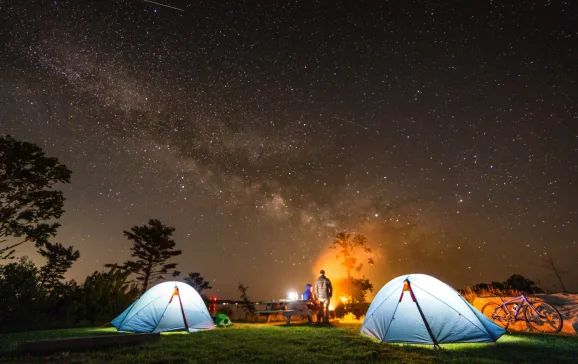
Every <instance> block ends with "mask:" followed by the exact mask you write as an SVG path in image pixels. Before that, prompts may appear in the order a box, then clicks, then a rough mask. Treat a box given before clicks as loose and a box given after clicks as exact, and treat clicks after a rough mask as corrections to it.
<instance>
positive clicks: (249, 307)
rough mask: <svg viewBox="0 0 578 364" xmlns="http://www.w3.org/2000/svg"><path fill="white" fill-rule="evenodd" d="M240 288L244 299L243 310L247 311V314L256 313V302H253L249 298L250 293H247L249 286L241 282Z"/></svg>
mask: <svg viewBox="0 0 578 364" xmlns="http://www.w3.org/2000/svg"><path fill="white" fill-rule="evenodd" d="M238 290H239V292H241V300H242V301H243V303H242V306H243V310H244V311H245V315H246V314H251V315H253V314H254V313H255V304H254V303H253V302H251V300H250V299H249V295H248V294H247V291H248V290H249V287H248V286H245V285H243V284H242V283H239V287H238Z"/></svg>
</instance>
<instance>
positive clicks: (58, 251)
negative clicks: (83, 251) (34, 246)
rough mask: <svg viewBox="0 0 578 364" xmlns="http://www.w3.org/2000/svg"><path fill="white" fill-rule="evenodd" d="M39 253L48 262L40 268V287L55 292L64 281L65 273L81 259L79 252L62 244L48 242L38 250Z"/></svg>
mask: <svg viewBox="0 0 578 364" xmlns="http://www.w3.org/2000/svg"><path fill="white" fill-rule="evenodd" d="M38 253H40V255H42V256H43V257H44V258H46V259H47V260H48V261H47V262H46V264H45V265H44V266H43V267H42V268H40V287H42V288H45V289H48V290H54V289H55V288H56V287H57V286H58V285H59V284H60V280H62V279H64V273H66V272H67V271H68V269H70V267H72V264H74V262H75V261H76V260H78V258H79V257H80V253H79V252H78V250H74V247H72V246H69V247H68V248H65V247H64V246H63V245H62V244H60V243H56V244H52V243H50V242H47V243H45V244H44V246H43V247H40V249H38Z"/></svg>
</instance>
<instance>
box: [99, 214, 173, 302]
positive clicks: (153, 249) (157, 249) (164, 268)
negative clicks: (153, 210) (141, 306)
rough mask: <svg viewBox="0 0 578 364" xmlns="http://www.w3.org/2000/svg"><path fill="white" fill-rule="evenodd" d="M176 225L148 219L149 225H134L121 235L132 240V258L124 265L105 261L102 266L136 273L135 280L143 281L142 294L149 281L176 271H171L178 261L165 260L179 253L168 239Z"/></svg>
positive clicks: (152, 281) (157, 279)
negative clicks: (172, 225) (167, 224)
mask: <svg viewBox="0 0 578 364" xmlns="http://www.w3.org/2000/svg"><path fill="white" fill-rule="evenodd" d="M174 231H175V228H173V227H169V226H166V225H164V224H163V223H162V222H160V220H156V219H151V220H149V222H148V225H143V226H136V225H135V226H133V227H132V228H131V229H130V231H126V230H125V231H124V235H125V236H126V237H127V238H128V239H129V240H131V241H133V244H134V245H133V247H132V248H131V250H132V254H131V256H132V257H134V258H137V259H135V260H127V261H125V262H124V264H123V265H118V264H105V267H109V268H117V269H121V270H125V271H128V272H131V273H133V274H135V275H136V276H137V277H136V279H137V281H139V282H142V292H143V293H144V292H145V291H146V290H147V289H148V286H149V284H150V283H154V282H157V281H159V280H161V279H163V278H164V275H165V274H168V273H169V272H170V271H173V272H172V273H173V276H177V275H178V274H179V272H178V271H176V270H174V269H175V268H176V266H177V263H167V261H169V260H170V259H171V258H173V257H176V256H178V255H181V253H182V251H181V250H176V249H175V245H176V243H175V241H174V240H172V239H171V236H172V235H173V232H174Z"/></svg>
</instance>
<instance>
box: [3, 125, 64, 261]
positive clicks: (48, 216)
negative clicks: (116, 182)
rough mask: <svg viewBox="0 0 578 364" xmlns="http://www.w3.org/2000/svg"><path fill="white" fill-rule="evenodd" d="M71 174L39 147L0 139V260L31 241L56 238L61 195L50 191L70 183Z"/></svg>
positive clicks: (38, 243) (6, 138)
mask: <svg viewBox="0 0 578 364" xmlns="http://www.w3.org/2000/svg"><path fill="white" fill-rule="evenodd" d="M71 174H72V172H71V171H70V170H69V169H68V168H66V166H65V165H63V164H60V163H59V161H58V159H57V158H52V157H46V156H45V154H44V152H43V151H42V149H41V148H40V147H38V146H37V145H34V144H32V143H28V142H21V141H18V140H16V139H14V138H13V137H11V136H10V135H6V136H0V244H7V245H5V246H4V247H3V248H2V247H0V259H10V258H13V257H14V253H15V252H16V248H17V247H18V246H20V245H21V244H23V243H25V242H28V241H32V242H34V243H35V245H36V246H37V247H40V246H43V245H44V244H46V243H47V242H48V239H49V238H50V237H53V236H55V235H56V231H57V229H58V227H59V226H60V224H58V223H57V222H53V221H51V220H53V219H58V218H60V216H61V215H62V213H63V212H64V209H63V206H64V195H63V194H62V192H61V191H54V190H52V188H53V187H54V185H55V184H57V183H70V176H71Z"/></svg>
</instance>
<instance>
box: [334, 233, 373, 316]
mask: <svg viewBox="0 0 578 364" xmlns="http://www.w3.org/2000/svg"><path fill="white" fill-rule="evenodd" d="M331 248H332V249H337V250H338V253H337V256H336V258H337V259H341V265H342V266H343V267H344V268H345V270H346V272H347V277H346V278H344V279H342V280H340V281H338V282H337V285H336V286H339V287H341V289H342V290H343V293H344V294H345V295H346V296H348V297H349V298H350V299H351V303H352V304H353V306H352V308H354V307H355V305H356V304H358V303H364V302H365V297H366V295H367V292H368V291H370V292H372V291H373V284H371V283H370V282H369V280H368V279H367V278H365V276H361V277H355V276H354V275H353V273H354V272H355V273H356V275H361V273H362V270H363V264H362V263H358V261H359V259H358V256H359V254H360V253H361V252H365V253H366V254H369V255H370V257H369V258H367V263H369V264H373V258H372V257H371V254H372V250H371V249H370V248H369V246H368V245H367V238H366V237H365V236H364V235H362V234H355V235H353V234H351V233H348V232H341V233H339V234H337V236H336V237H335V240H334V241H333V242H332V243H331Z"/></svg>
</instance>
